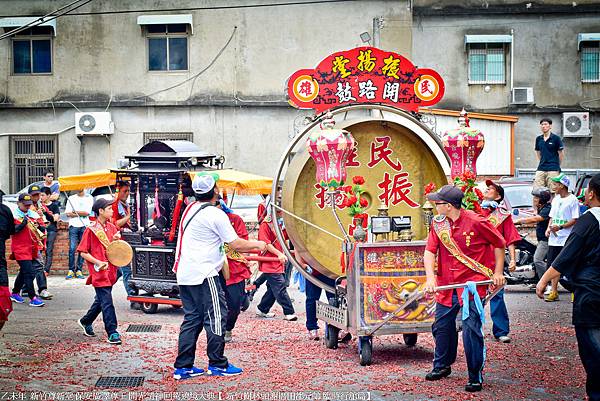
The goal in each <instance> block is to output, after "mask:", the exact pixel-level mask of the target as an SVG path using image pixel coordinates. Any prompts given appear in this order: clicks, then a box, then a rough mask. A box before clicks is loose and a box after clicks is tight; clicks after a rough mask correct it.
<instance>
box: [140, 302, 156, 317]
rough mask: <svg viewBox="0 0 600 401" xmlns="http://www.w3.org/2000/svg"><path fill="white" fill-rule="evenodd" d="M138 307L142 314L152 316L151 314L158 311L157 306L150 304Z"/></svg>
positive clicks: (145, 303)
mask: <svg viewBox="0 0 600 401" xmlns="http://www.w3.org/2000/svg"><path fill="white" fill-rule="evenodd" d="M140 305H141V309H142V312H144V313H148V314H153V313H156V311H157V310H158V304H153V303H150V302H142V303H141V304H140Z"/></svg>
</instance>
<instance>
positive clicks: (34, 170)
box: [10, 135, 58, 192]
mask: <svg viewBox="0 0 600 401" xmlns="http://www.w3.org/2000/svg"><path fill="white" fill-rule="evenodd" d="M57 156H58V152H57V140H56V136H55V135H48V136H36V137H35V138H31V137H17V136H11V137H10V160H11V162H10V178H11V180H10V185H11V191H12V192H17V191H20V190H21V189H22V188H24V187H26V186H28V185H30V184H32V183H34V182H38V181H43V179H44V174H46V172H47V171H48V170H53V171H56V170H57V166H58V160H57Z"/></svg>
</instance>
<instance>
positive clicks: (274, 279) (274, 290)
mask: <svg viewBox="0 0 600 401" xmlns="http://www.w3.org/2000/svg"><path fill="white" fill-rule="evenodd" d="M262 275H263V276H265V278H266V279H267V292H266V293H265V295H263V297H262V299H261V300H260V303H259V304H258V310H260V311H261V312H262V313H268V312H269V310H270V309H271V307H272V306H273V304H275V301H277V303H278V304H279V305H281V307H282V308H283V314H284V315H293V314H294V306H293V305H292V300H291V299H290V296H289V295H288V293H287V288H286V286H285V274H284V273H263V274H262Z"/></svg>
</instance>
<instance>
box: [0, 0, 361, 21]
mask: <svg viewBox="0 0 600 401" xmlns="http://www.w3.org/2000/svg"><path fill="white" fill-rule="evenodd" d="M357 1H362V0H311V1H290V2H285V3H267V4H238V5H233V6H207V7H184V8H162V9H157V8H147V9H138V10H114V11H88V12H79V13H69V15H107V14H131V13H151V12H170V11H201V10H208V11H210V10H233V9H241V8H265V7H282V6H302V5H311V4H327V3H349V2H357ZM35 16H36V15H31V14H29V15H0V18H11V17H12V18H14V17H35Z"/></svg>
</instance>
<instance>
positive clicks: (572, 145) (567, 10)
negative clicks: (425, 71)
mask: <svg viewBox="0 0 600 401" xmlns="http://www.w3.org/2000/svg"><path fill="white" fill-rule="evenodd" d="M384 23H385V22H384ZM599 32H600V4H599V3H598V2H597V1H577V2H572V1H558V0H551V1H543V2H541V1H540V2H537V3H536V2H525V1H523V2H521V1H514V0H505V1H485V2H481V1H464V0H461V1H457V0H455V1H452V0H449V1H444V2H439V1H433V0H415V1H414V3H413V52H412V56H413V61H414V62H415V64H417V65H425V64H426V65H427V66H429V67H431V68H434V69H436V70H437V71H438V72H439V73H440V74H441V75H442V76H443V77H444V80H445V83H446V93H445V95H444V99H443V100H442V102H441V103H440V104H438V105H436V107H440V108H446V109H458V108H460V107H463V106H464V107H465V108H467V109H468V110H470V111H477V112H482V113H493V114H505V115H513V116H517V117H518V118H519V120H518V123H517V124H516V126H515V165H516V167H517V168H521V169H535V168H536V167H537V159H536V157H535V153H534V144H535V137H536V136H537V135H539V134H540V128H539V121H540V119H541V118H542V117H550V118H551V119H552V121H553V132H555V133H556V134H559V135H561V136H562V137H563V141H564V144H565V149H566V151H565V152H566V157H565V161H564V163H563V167H564V168H567V169H577V168H588V169H589V168H591V169H598V168H600V113H599V110H600V57H599V53H598V43H599V41H600V33H599ZM431 43H435V44H437V45H433V46H432V45H430V44H431ZM521 88H530V89H521ZM528 92H529V93H528ZM513 94H514V97H513ZM563 113H577V114H575V115H571V114H567V115H564V114H563ZM581 113H589V120H588V121H587V122H589V131H585V130H581V131H580V132H577V131H576V128H577V127H578V125H577V124H578V122H581V123H582V125H583V128H584V126H585V124H586V121H585V117H586V114H581ZM569 117H573V118H571V119H570V120H568V121H567V125H569V127H570V130H571V131H575V133H578V134H579V135H581V136H570V135H572V133H570V132H568V131H569V130H565V129H564V127H563V122H564V121H565V120H566V119H568V118H569ZM583 135H585V136H583Z"/></svg>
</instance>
